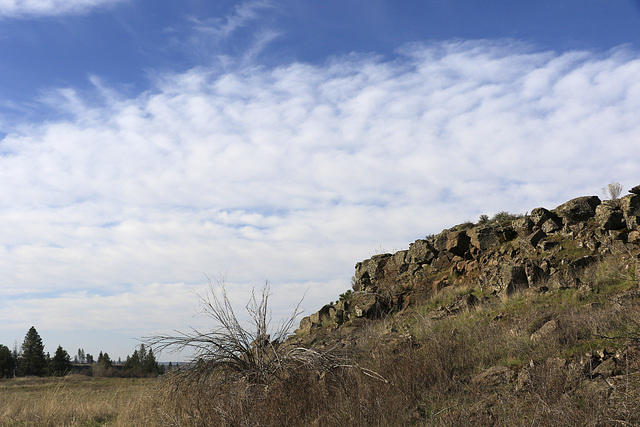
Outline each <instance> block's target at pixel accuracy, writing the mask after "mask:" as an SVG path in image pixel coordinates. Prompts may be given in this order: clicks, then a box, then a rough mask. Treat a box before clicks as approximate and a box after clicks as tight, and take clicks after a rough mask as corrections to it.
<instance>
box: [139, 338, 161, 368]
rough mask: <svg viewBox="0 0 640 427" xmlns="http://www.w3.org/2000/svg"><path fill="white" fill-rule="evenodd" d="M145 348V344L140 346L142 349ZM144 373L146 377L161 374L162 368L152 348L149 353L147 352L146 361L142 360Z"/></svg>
mask: <svg viewBox="0 0 640 427" xmlns="http://www.w3.org/2000/svg"><path fill="white" fill-rule="evenodd" d="M143 346H144V344H141V345H140V347H143ZM142 372H143V373H144V374H146V375H157V374H159V373H160V367H159V366H158V362H157V361H156V357H155V356H154V354H153V349H152V348H149V351H147V352H146V354H145V356H144V359H143V360H142Z"/></svg>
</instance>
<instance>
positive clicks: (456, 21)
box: [0, 0, 640, 361]
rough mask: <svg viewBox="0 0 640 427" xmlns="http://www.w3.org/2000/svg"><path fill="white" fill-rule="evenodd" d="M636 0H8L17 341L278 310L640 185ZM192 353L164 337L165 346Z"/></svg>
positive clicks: (3, 10)
mask: <svg viewBox="0 0 640 427" xmlns="http://www.w3.org/2000/svg"><path fill="white" fill-rule="evenodd" d="M638 76H640V2H638V1H627V0H553V1H552V0H537V1H535V2H514V1H512V0H486V1H483V2H477V1H475V0H446V1H445V0H424V1H419V2H418V1H414V0H366V1H365V0H340V1H337V0H255V1H254V0H247V1H225V0H221V1H216V2H212V1H205V0H0V273H1V274H0V344H3V345H6V346H8V347H10V348H13V346H14V345H16V344H17V345H18V346H20V345H21V343H22V341H23V339H24V336H25V335H26V333H27V331H28V329H29V328H30V327H31V326H35V327H36V329H37V331H38V332H39V334H40V336H41V337H42V339H43V341H44V344H45V351H47V352H50V353H51V354H53V353H54V352H55V350H56V348H57V346H58V345H61V346H62V347H63V348H64V349H66V350H67V351H68V352H69V353H70V354H71V355H74V354H76V353H77V349H79V348H82V349H84V350H85V352H86V353H90V354H93V355H94V356H96V355H97V354H98V353H99V352H101V351H102V352H107V353H108V354H109V355H110V356H111V358H112V359H115V360H117V359H118V358H119V357H120V358H122V359H124V358H125V357H126V356H127V355H129V354H132V352H133V350H134V349H135V347H136V346H137V345H139V343H140V339H142V338H143V337H145V336H149V335H153V334H158V333H165V332H170V331H172V330H179V331H188V330H189V328H190V327H196V328H201V329H206V328H207V327H211V323H210V321H209V319H207V318H206V317H203V316H201V315H199V306H198V295H204V294H205V292H207V289H208V283H209V281H210V282H211V283H212V284H213V285H214V287H215V286H217V283H218V282H220V281H223V282H225V283H226V289H227V292H228V295H229V298H230V300H231V302H232V303H233V304H234V305H235V306H236V311H237V312H238V315H239V316H240V317H241V318H242V316H243V315H242V312H243V311H244V305H245V304H246V302H247V301H248V298H249V297H250V295H251V291H252V289H254V288H255V289H257V290H260V289H261V288H262V286H263V285H264V283H265V282H266V281H268V282H269V284H270V292H271V297H270V298H271V299H270V303H271V309H272V314H273V318H274V323H277V320H278V319H280V318H282V317H283V316H286V315H287V314H290V313H291V311H292V310H293V308H294V307H295V306H296V304H297V303H298V302H299V301H300V300H301V299H302V304H301V307H302V308H303V309H304V313H303V315H310V314H312V313H314V312H316V311H317V310H318V309H320V308H321V307H322V306H323V305H324V304H326V303H328V302H330V301H334V300H336V299H337V298H338V295H339V294H340V293H342V292H344V291H346V290H347V289H349V287H350V280H351V276H352V275H353V274H354V266H355V264H356V263H357V262H359V261H362V260H364V259H366V258H369V257H371V256H372V255H375V254H378V253H386V252H393V251H397V250H402V249H407V248H408V246H409V244H410V243H411V242H413V241H415V240H416V239H420V238H424V236H426V235H428V234H432V233H439V232H440V231H442V230H443V229H445V228H450V227H452V226H454V225H456V224H459V223H461V222H464V221H476V220H477V219H478V217H479V216H480V215H482V214H487V215H489V216H491V215H493V214H495V213H497V212H500V211H508V212H511V213H526V212H528V211H531V210H532V209H533V208H536V207H539V206H543V207H546V208H549V209H552V208H554V207H556V206H557V205H559V204H561V203H563V202H565V201H567V200H569V199H571V198H574V197H578V196H583V195H599V196H601V197H603V198H604V196H603V195H602V188H603V187H605V186H606V185H607V184H608V183H610V182H619V183H621V184H622V185H623V187H624V190H623V191H624V192H625V193H626V191H627V190H628V189H630V188H631V187H633V186H635V185H638V184H640V155H638V153H639V148H640V120H638V117H640V79H638ZM184 357H188V355H186V354H182V355H174V354H169V353H163V354H162V355H161V356H160V357H159V358H160V359H161V360H167V361H168V360H174V361H175V360H180V359H181V358H184Z"/></svg>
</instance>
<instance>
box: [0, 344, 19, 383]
mask: <svg viewBox="0 0 640 427" xmlns="http://www.w3.org/2000/svg"><path fill="white" fill-rule="evenodd" d="M15 368H16V359H15V358H14V357H13V354H12V352H11V350H9V347H7V346H4V345H0V378H11V377H13V374H14V372H15Z"/></svg>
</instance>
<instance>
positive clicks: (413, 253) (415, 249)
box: [406, 240, 438, 265]
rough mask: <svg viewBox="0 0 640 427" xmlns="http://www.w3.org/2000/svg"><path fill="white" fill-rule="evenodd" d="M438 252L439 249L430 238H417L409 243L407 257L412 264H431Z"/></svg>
mask: <svg viewBox="0 0 640 427" xmlns="http://www.w3.org/2000/svg"><path fill="white" fill-rule="evenodd" d="M437 254H438V251H437V250H436V249H435V248H434V247H433V246H431V243H429V241H428V240H416V241H415V242H413V243H411V244H410V245H409V251H408V252H407V258H406V259H407V262H409V263H411V264H418V265H422V264H429V263H430V262H431V261H433V259H434V258H435V257H436V255H437Z"/></svg>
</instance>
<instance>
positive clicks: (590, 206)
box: [554, 196, 601, 223]
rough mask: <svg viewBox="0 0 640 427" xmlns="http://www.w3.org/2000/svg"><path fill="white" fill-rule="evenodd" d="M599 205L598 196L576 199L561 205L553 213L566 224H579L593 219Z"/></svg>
mask: <svg viewBox="0 0 640 427" xmlns="http://www.w3.org/2000/svg"><path fill="white" fill-rule="evenodd" d="M600 203H601V202H600V198H599V197H598V196H583V197H577V198H575V199H571V200H569V201H568V202H566V203H563V204H561V205H560V206H558V207H557V208H555V209H554V212H555V213H556V214H557V215H558V216H559V217H561V218H562V219H563V220H564V221H565V222H567V223H575V222H581V221H586V220H588V219H589V218H593V217H594V216H595V214H596V207H597V206H598V205H599V204H600Z"/></svg>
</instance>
